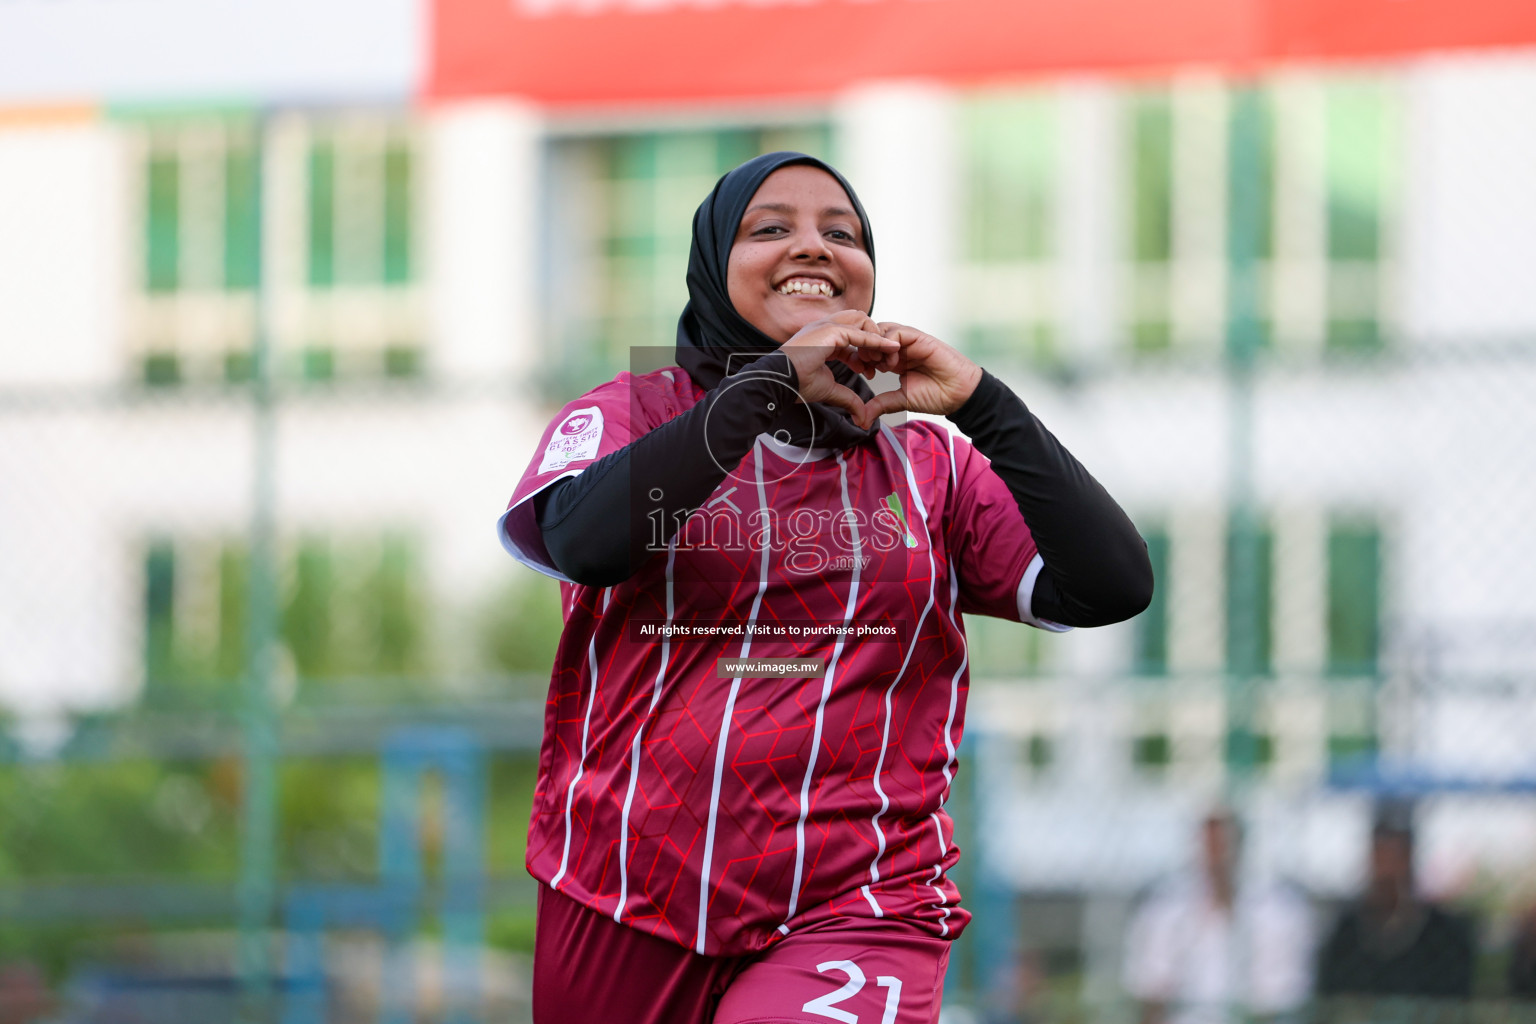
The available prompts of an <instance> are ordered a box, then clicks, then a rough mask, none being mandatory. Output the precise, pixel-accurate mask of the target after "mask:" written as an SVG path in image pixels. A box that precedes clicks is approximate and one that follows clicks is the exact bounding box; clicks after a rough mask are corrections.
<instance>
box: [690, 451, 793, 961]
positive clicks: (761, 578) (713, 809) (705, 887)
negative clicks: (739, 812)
mask: <svg viewBox="0 0 1536 1024" xmlns="http://www.w3.org/2000/svg"><path fill="white" fill-rule="evenodd" d="M752 459H753V462H755V463H756V464H757V507H758V508H759V509H760V510H762V512H763V515H764V517H765V518H766V517H767V514H768V511H767V510H768V492H767V490H766V488H765V487H764V486H763V444H762V442H761V441H754V442H753V443H752ZM764 539H765V540H766V541H767V543H765V544H764V545H763V551H762V556H761V557H760V558H759V559H758V570H757V596H756V597H754V598H752V614H751V615H749V616H748V617H747V631H746V633H747V635H746V636H744V637H742V638H741V654H740V657H742V658H745V657H747V656H748V654H749V653H750V652H751V650H752V627H753V626H755V625H756V624H757V613H758V612H759V611H760V610H761V609H762V607H763V594H764V593H765V592H766V591H767V590H768V555H769V553H770V552H771V551H772V550H773V540H772V538H764ZM741 678H742V677H741V676H737V677H736V678H734V679H732V680H731V692H730V695H729V696H727V697H726V699H725V714H724V715H722V716H721V718H720V738H719V739H718V740H717V741H716V743H717V746H716V747H715V780H714V783H713V785H712V786H711V788H710V792H709V824H708V825H707V826H706V827H705V829H704V869H703V870H702V871H701V872H699V933H698V935H697V937H696V938H695V939H694V944H693V948H694V949H695V950H696V951H698V952H700V953H702V952H704V939H705V937H706V936H707V935H708V934H709V932H708V930H707V928H706V926H707V925H708V922H709V869H710V863H711V861H712V860H713V859H714V856H715V816H716V814H717V813H718V812H719V810H720V781H721V779H722V778H723V777H724V775H725V745H726V743H727V742H729V741H730V738H731V717H732V716H733V715H734V714H735V713H736V694H737V693H739V692H740V691H741Z"/></svg>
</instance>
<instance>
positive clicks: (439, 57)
mask: <svg viewBox="0 0 1536 1024" xmlns="http://www.w3.org/2000/svg"><path fill="white" fill-rule="evenodd" d="M433 17H434V24H433V41H432V63H431V69H430V72H429V81H428V86H427V89H428V94H429V95H430V96H433V97H457V96H474V95H517V96H523V97H526V98H528V99H532V100H535V101H539V102H542V103H547V104H552V105H612V104H622V103H630V102H667V101H696V100H732V99H758V98H776V99H782V98H793V97H806V98H817V97H825V96H829V95H831V94H834V93H836V92H837V91H839V90H841V89H843V88H845V87H846V86H848V85H849V84H851V83H854V82H858V81H862V80H867V79H875V78H914V77H916V78H938V79H943V80H947V81H955V82H967V81H969V82H975V81H980V80H985V79H995V78H1001V77H1007V76H1025V75H1035V74H1050V73H1061V72H1070V71H1090V70H1091V71H1111V72H1114V71H1126V72H1130V71H1149V72H1150V71H1157V70H1161V69H1167V68H1171V67H1176V66H1180V65H1188V64H1202V65H1214V66H1217V67H1220V68H1224V69H1229V70H1243V69H1246V68H1252V67H1254V66H1256V65H1260V64H1264V63H1269V62H1273V61H1280V60H1298V59H1318V58H1321V59H1331V58H1351V57H1382V56H1391V55H1397V54H1405V53H1413V52H1420V51H1423V50H1430V49H1440V48H1454V47H1466V46H1512V45H1528V44H1532V43H1536V2H1532V0H1158V2H1148V0H706V2H705V3H702V4H701V3H700V2H699V0H435V7H434V13H433Z"/></svg>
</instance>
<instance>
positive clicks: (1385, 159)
mask: <svg viewBox="0 0 1536 1024" xmlns="http://www.w3.org/2000/svg"><path fill="white" fill-rule="evenodd" d="M1326 105H1327V106H1326V129H1325V141H1324V145H1325V164H1324V180H1325V189H1326V195H1327V200H1326V201H1327V233H1328V259H1329V261H1330V262H1336V263H1346V264H1353V265H1354V266H1355V268H1356V270H1355V272H1354V273H1348V274H1339V273H1334V274H1330V275H1329V281H1328V292H1329V294H1328V306H1329V316H1328V333H1327V338H1326V342H1327V348H1328V349H1329V351H1333V352H1374V351H1377V350H1379V349H1380V348H1381V344H1382V338H1381V322H1380V315H1379V304H1380V284H1379V282H1378V281H1377V280H1376V279H1375V275H1373V274H1371V273H1369V270H1370V269H1371V268H1373V267H1377V266H1379V264H1380V263H1381V257H1382V252H1381V237H1382V222H1383V217H1384V206H1385V203H1386V200H1387V197H1388V195H1389V194H1391V193H1392V192H1393V182H1392V180H1391V175H1392V172H1393V164H1394V154H1395V153H1396V151H1397V149H1398V140H1397V138H1396V134H1395V129H1394V122H1393V119H1392V117H1391V113H1392V111H1391V110H1390V107H1389V103H1388V96H1387V93H1386V90H1385V89H1384V88H1383V87H1382V85H1381V84H1380V83H1378V82H1359V81H1356V82H1340V83H1335V84H1333V85H1331V86H1330V87H1329V88H1328V91H1327V98H1326ZM1359 269H1365V270H1366V271H1367V273H1365V274H1363V275H1362V274H1361V273H1359V272H1358V271H1359Z"/></svg>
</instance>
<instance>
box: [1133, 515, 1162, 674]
mask: <svg viewBox="0 0 1536 1024" xmlns="http://www.w3.org/2000/svg"><path fill="white" fill-rule="evenodd" d="M1146 541H1147V558H1148V559H1149V560H1150V561H1151V563H1152V578H1153V580H1154V581H1155V583H1154V586H1153V588H1152V603H1151V604H1150V605H1148V606H1147V610H1146V611H1144V612H1142V613H1141V614H1140V615H1138V616H1136V618H1135V619H1134V620H1133V621H1134V622H1135V623H1136V638H1135V641H1134V643H1135V647H1134V649H1133V651H1134V653H1133V654H1132V670H1133V671H1134V672H1135V673H1136V674H1137V675H1144V676H1161V675H1167V674H1168V556H1169V541H1168V533H1167V531H1165V530H1161V529H1158V530H1152V531H1149V532H1148V533H1147V534H1146Z"/></svg>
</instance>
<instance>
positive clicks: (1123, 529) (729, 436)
mask: <svg viewBox="0 0 1536 1024" xmlns="http://www.w3.org/2000/svg"><path fill="white" fill-rule="evenodd" d="M795 383H796V379H795V374H794V368H793V366H792V365H791V364H790V363H789V360H788V358H787V357H785V356H784V355H782V354H781V353H771V354H769V355H766V356H764V357H762V358H761V359H759V360H758V361H757V362H756V363H753V364H752V365H751V366H749V367H747V368H746V369H745V370H743V371H742V372H741V373H739V374H736V375H734V376H732V377H728V378H726V381H725V382H723V383H722V384H721V386H720V387H717V388H715V389H714V390H713V391H711V392H710V393H709V394H708V395H707V396H705V398H704V400H703V401H701V402H700V403H699V404H698V405H696V406H694V407H693V408H692V409H690V410H688V411H687V412H685V413H683V414H681V415H679V416H677V417H675V418H673V419H672V420H669V421H668V422H667V423H664V424H662V425H661V426H660V427H657V428H656V429H655V430H652V431H650V432H648V433H646V434H645V435H643V436H642V437H640V438H637V439H636V440H635V441H633V442H631V443H630V444H628V445H626V446H625V447H623V448H621V449H619V450H618V451H616V452H613V453H612V454H610V455H607V456H605V457H603V458H602V459H599V460H598V461H596V462H594V463H593V464H592V465H591V466H588V467H587V469H586V470H584V471H583V472H582V473H580V474H579V475H577V476H575V477H571V478H568V479H566V480H562V481H560V482H559V483H557V484H555V485H553V486H552V487H550V488H548V489H547V490H545V491H544V492H543V493H541V494H540V495H539V496H538V497H537V498H536V499H535V501H536V505H535V509H536V512H537V515H538V520H539V528H540V530H541V532H542V535H543V538H544V545H545V548H546V550H547V551H548V552H549V556H550V558H551V559H552V560H553V561H554V564H555V567H556V568H558V569H559V570H560V571H561V572H562V573H564V574H565V575H566V576H568V577H569V578H571V579H573V580H575V581H576V582H578V583H584V584H589V585H592V586H610V585H613V584H615V583H619V582H622V581H623V580H626V579H628V578H629V577H630V576H632V575H633V574H634V573H635V571H637V570H638V569H639V567H640V566H641V565H642V564H643V562H644V560H645V559H646V558H648V557H650V555H651V554H652V553H653V552H654V551H655V550H656V541H657V539H658V538H656V537H654V536H652V534H653V532H654V524H655V523H656V522H658V521H659V522H661V523H663V524H665V526H666V532H665V535H664V536H662V537H661V538H659V539H660V540H661V541H662V542H665V541H666V540H669V539H670V538H671V536H672V534H674V533H675V532H676V530H677V527H678V526H679V525H680V524H681V522H682V521H683V520H684V519H686V517H687V515H688V513H691V512H692V511H693V510H694V509H697V508H699V507H700V506H701V505H703V504H704V502H705V501H707V500H708V499H709V496H710V494H712V493H713V492H714V490H715V488H716V487H717V486H719V484H720V482H721V481H722V480H724V479H725V477H726V474H727V473H729V472H730V471H731V470H733V469H735V468H736V466H737V465H738V464H739V463H740V462H741V460H742V459H743V458H745V457H746V454H747V452H749V451H751V449H752V444H753V442H754V441H755V439H756V438H757V436H758V435H759V434H761V433H763V432H765V431H771V430H773V429H774V428H775V426H776V425H777V424H779V423H780V422H782V420H783V417H784V416H785V415H786V413H787V411H788V410H789V409H790V408H792V403H793V402H794V387H795ZM717 407H718V408H719V412H720V413H721V414H722V415H715V416H711V413H712V412H713V411H714V410H715V409H716V408H717ZM950 419H951V420H952V421H953V422H954V423H955V424H956V425H957V426H959V427H960V428H961V429H962V430H964V431H965V432H966V433H967V434H969V435H970V437H971V440H972V441H973V443H974V444H975V445H976V448H977V450H978V451H980V452H981V453H982V454H983V455H985V456H987V457H988V458H989V459H991V461H992V469H993V471H994V472H996V473H997V475H998V476H999V477H1000V478H1001V479H1002V480H1003V482H1004V483H1005V484H1006V485H1007V486H1008V489H1009V491H1010V492H1012V494H1013V497H1014V500H1015V501H1016V502H1018V505H1019V510H1020V512H1022V513H1023V515H1024V521H1025V522H1026V523H1028V524H1029V528H1030V532H1031V533H1032V534H1033V535H1034V537H1035V543H1036V545H1037V546H1038V547H1039V549H1040V554H1041V557H1042V560H1043V561H1044V563H1045V566H1044V568H1043V570H1042V571H1041V573H1040V576H1039V578H1038V579H1037V580H1036V582H1035V588H1034V596H1033V601H1032V604H1031V610H1032V611H1033V612H1034V614H1035V616H1036V617H1037V618H1040V619H1046V620H1049V621H1052V622H1058V623H1061V624H1062V625H1067V626H1098V625H1105V624H1107V623H1111V622H1119V621H1120V620H1122V619H1127V618H1130V617H1131V616H1132V615H1135V614H1137V613H1138V612H1140V611H1141V610H1142V609H1144V608H1145V607H1146V606H1147V604H1148V602H1150V600H1151V594H1152V570H1151V563H1150V562H1149V560H1148V558H1147V552H1146V545H1145V544H1144V543H1143V542H1142V540H1141V537H1140V536H1139V535H1138V534H1137V533H1136V528H1135V527H1134V526H1133V525H1132V524H1131V522H1130V520H1129V519H1128V518H1127V517H1126V515H1125V513H1124V512H1123V511H1122V510H1121V509H1120V506H1119V505H1117V504H1116V503H1115V500H1114V499H1113V498H1111V497H1110V496H1109V493H1108V492H1107V491H1105V490H1104V488H1103V487H1102V486H1100V485H1099V483H1098V481H1096V480H1094V478H1093V477H1092V476H1091V475H1090V474H1089V473H1088V471H1087V470H1086V469H1084V468H1083V467H1082V465H1081V464H1080V463H1079V462H1078V461H1077V460H1076V459H1074V458H1073V457H1072V455H1071V453H1069V452H1068V451H1067V450H1066V449H1065V448H1064V447H1062V445H1061V443H1060V442H1059V441H1057V440H1056V438H1055V437H1053V436H1052V435H1051V433H1050V432H1049V431H1048V430H1046V429H1045V427H1044V426H1042V425H1041V424H1040V422H1039V421H1038V420H1037V419H1036V418H1035V417H1034V415H1033V414H1032V413H1030V411H1029V410H1028V409H1027V408H1025V406H1024V403H1023V402H1022V401H1020V400H1019V398H1018V396H1017V395H1015V394H1014V393H1013V392H1012V391H1010V390H1009V389H1008V387H1007V386H1006V385H1004V384H1003V383H1002V382H1001V381H999V380H998V379H997V378H996V377H993V376H992V375H991V374H990V373H986V372H985V371H984V372H983V374H982V380H981V383H980V384H979V385H978V386H977V388H976V392H975V394H973V395H972V396H971V397H970V398H969V399H968V400H967V401H966V404H965V405H964V406H962V407H961V408H960V409H959V410H957V411H956V412H955V413H953V414H952V415H951V416H950ZM706 424H707V427H708V435H707V437H706V433H705V430H706ZM636 480H638V481H643V482H644V484H645V485H646V486H645V487H644V488H643V489H640V488H633V487H632V481H636Z"/></svg>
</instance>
